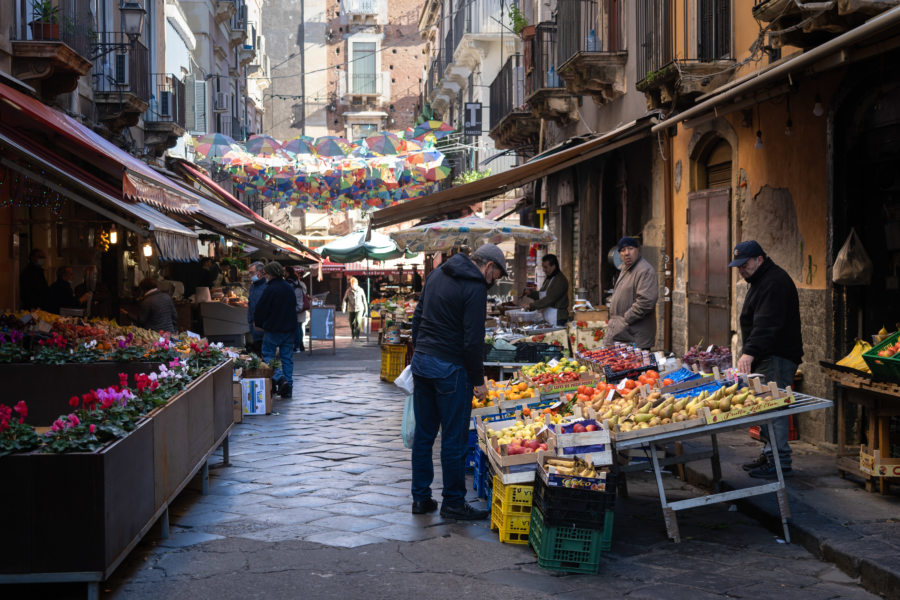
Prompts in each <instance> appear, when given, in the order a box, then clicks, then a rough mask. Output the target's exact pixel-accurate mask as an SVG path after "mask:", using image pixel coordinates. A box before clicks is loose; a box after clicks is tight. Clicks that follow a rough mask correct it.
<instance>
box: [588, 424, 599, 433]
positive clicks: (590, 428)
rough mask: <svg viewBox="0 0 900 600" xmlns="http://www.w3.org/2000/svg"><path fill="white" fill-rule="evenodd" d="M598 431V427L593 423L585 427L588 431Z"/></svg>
mask: <svg viewBox="0 0 900 600" xmlns="http://www.w3.org/2000/svg"><path fill="white" fill-rule="evenodd" d="M597 429H598V427H597V426H596V425H594V424H593V423H590V424H589V425H587V426H586V427H585V430H586V431H597Z"/></svg>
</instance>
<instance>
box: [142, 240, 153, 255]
mask: <svg viewBox="0 0 900 600" xmlns="http://www.w3.org/2000/svg"><path fill="white" fill-rule="evenodd" d="M144 256H146V257H147V258H150V257H151V256H153V246H151V245H150V242H147V243H146V244H144Z"/></svg>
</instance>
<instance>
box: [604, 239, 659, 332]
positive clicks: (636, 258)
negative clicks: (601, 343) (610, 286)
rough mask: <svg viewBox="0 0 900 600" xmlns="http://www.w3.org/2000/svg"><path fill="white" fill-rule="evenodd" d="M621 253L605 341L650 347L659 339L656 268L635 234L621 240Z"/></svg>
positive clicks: (610, 303)
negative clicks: (620, 267) (620, 269)
mask: <svg viewBox="0 0 900 600" xmlns="http://www.w3.org/2000/svg"><path fill="white" fill-rule="evenodd" d="M619 256H620V257H621V258H622V271H621V273H619V278H618V279H617V280H616V286H615V290H614V291H613V295H612V300H610V302H609V326H608V327H607V329H606V337H605V343H606V344H607V345H609V344H612V343H613V342H629V343H633V344H635V345H637V347H638V348H642V349H645V350H648V349H650V348H651V347H652V346H653V343H654V342H655V341H656V301H657V299H658V298H659V281H658V280H657V277H656V269H654V268H653V266H652V265H651V264H650V263H649V262H647V260H646V259H645V258H644V257H642V256H641V250H640V245H639V244H638V241H637V240H636V239H634V238H633V237H627V236H626V237H623V238H622V239H621V240H619Z"/></svg>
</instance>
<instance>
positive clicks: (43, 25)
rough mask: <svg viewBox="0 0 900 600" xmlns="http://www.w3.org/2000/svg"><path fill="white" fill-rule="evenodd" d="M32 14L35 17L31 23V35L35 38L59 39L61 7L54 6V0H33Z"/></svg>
mask: <svg viewBox="0 0 900 600" xmlns="http://www.w3.org/2000/svg"><path fill="white" fill-rule="evenodd" d="M32 1H33V3H32V5H31V16H32V18H33V19H34V20H33V21H31V23H29V24H28V25H29V27H31V37H32V39H35V40H58V39H59V7H58V6H54V4H53V2H52V0H32Z"/></svg>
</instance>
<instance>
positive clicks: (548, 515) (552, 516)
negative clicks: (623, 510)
mask: <svg viewBox="0 0 900 600" xmlns="http://www.w3.org/2000/svg"><path fill="white" fill-rule="evenodd" d="M532 504H533V505H534V507H536V508H537V509H538V510H540V511H541V515H542V516H543V517H544V523H545V524H546V525H547V526H548V527H579V528H581V529H603V523H604V521H605V519H606V511H608V510H615V507H616V479H615V475H614V474H613V473H611V472H610V473H607V474H606V491H603V492H599V491H595V490H584V489H577V488H566V487H555V486H548V485H547V484H546V483H544V480H543V479H542V478H541V477H540V475H535V478H534V495H533V500H532Z"/></svg>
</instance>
